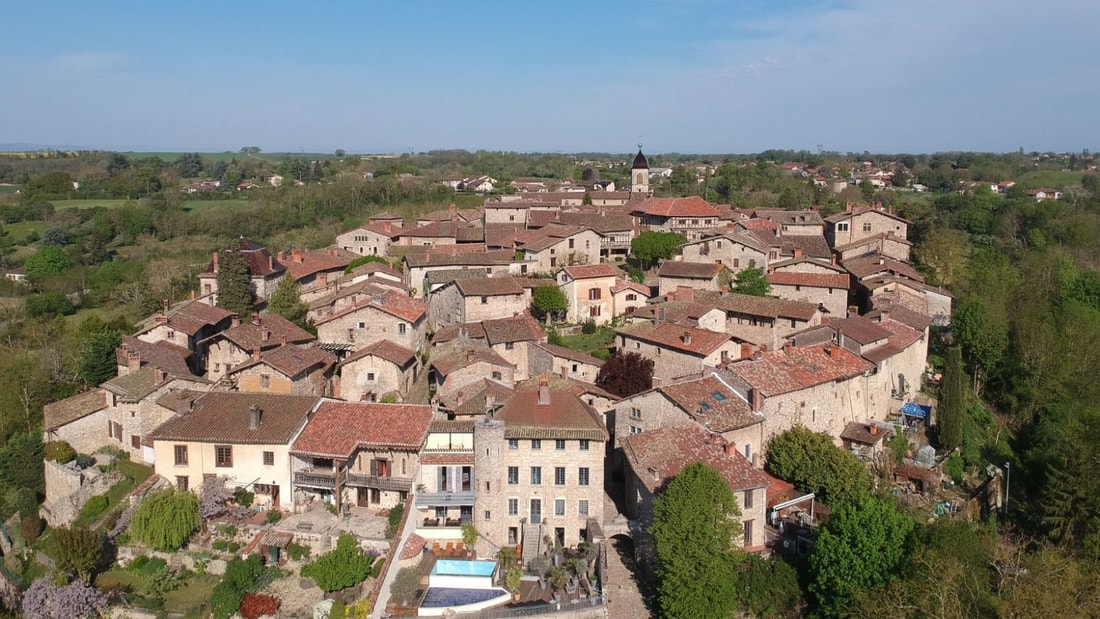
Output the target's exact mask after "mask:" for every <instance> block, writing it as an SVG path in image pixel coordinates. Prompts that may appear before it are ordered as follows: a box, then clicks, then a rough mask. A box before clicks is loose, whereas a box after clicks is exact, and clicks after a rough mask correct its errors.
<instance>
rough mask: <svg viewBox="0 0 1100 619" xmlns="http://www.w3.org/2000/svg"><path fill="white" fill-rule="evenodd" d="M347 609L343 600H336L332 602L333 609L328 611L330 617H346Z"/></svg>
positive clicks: (329, 618)
mask: <svg viewBox="0 0 1100 619" xmlns="http://www.w3.org/2000/svg"><path fill="white" fill-rule="evenodd" d="M345 616H346V611H345V607H344V601H343V600H336V601H335V602H333V603H332V610H330V611H328V619H344V617H345Z"/></svg>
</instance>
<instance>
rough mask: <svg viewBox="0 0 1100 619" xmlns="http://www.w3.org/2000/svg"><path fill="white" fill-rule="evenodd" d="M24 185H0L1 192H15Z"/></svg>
mask: <svg viewBox="0 0 1100 619" xmlns="http://www.w3.org/2000/svg"><path fill="white" fill-rule="evenodd" d="M20 187H22V185H0V193H15V192H17V191H19V189H20Z"/></svg>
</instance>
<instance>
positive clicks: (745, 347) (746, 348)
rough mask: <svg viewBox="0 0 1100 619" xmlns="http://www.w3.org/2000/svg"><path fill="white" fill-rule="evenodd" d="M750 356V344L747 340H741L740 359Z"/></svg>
mask: <svg viewBox="0 0 1100 619" xmlns="http://www.w3.org/2000/svg"><path fill="white" fill-rule="evenodd" d="M751 356H752V344H749V343H748V342H741V357H740V358H741V359H748V358H749V357H751Z"/></svg>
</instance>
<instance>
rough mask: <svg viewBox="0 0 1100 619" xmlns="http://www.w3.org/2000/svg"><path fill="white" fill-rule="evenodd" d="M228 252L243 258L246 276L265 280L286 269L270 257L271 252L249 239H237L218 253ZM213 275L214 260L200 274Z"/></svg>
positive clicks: (214, 271)
mask: <svg viewBox="0 0 1100 619" xmlns="http://www.w3.org/2000/svg"><path fill="white" fill-rule="evenodd" d="M230 252H237V253H239V254H240V255H241V257H242V258H244V262H245V264H246V265H248V274H249V276H250V277H263V278H267V277H271V276H274V275H279V274H280V273H283V272H285V271H286V267H285V266H283V265H282V264H281V263H280V262H279V261H278V260H275V256H272V255H271V252H269V251H267V248H266V247H264V246H263V245H260V244H259V243H256V242H254V241H252V240H251V239H246V238H244V237H243V236H242V237H240V238H238V239H237V240H236V241H235V242H234V243H233V244H232V245H231V246H230V247H228V248H226V249H223V250H221V251H220V252H219V253H221V254H226V253H230ZM215 273H217V271H216V270H215V267H214V260H210V262H209V263H207V265H206V268H205V269H204V270H203V272H202V274H204V275H213V274H215Z"/></svg>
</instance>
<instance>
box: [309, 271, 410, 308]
mask: <svg viewBox="0 0 1100 619" xmlns="http://www.w3.org/2000/svg"><path fill="white" fill-rule="evenodd" d="M356 285H362V286H373V287H379V288H384V289H385V288H388V289H391V290H396V291H399V292H404V293H405V294H408V291H407V290H406V289H405V274H404V273H402V272H401V271H400V270H399V269H395V268H392V267H391V266H389V265H388V264H384V263H381V262H368V263H366V264H361V265H359V266H357V267H355V268H354V269H352V270H351V272H350V273H348V274H346V275H340V276H338V277H328V276H327V275H326V274H325V273H319V274H318V275H317V279H316V280H315V281H314V282H313V285H311V286H306V287H303V288H302V291H301V294H300V295H299V298H300V299H301V300H302V302H304V303H309V304H312V303H314V302H315V301H319V300H321V299H325V298H335V297H338V296H340V294H341V293H343V292H344V291H345V290H348V289H349V288H354V287H355V286H356Z"/></svg>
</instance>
